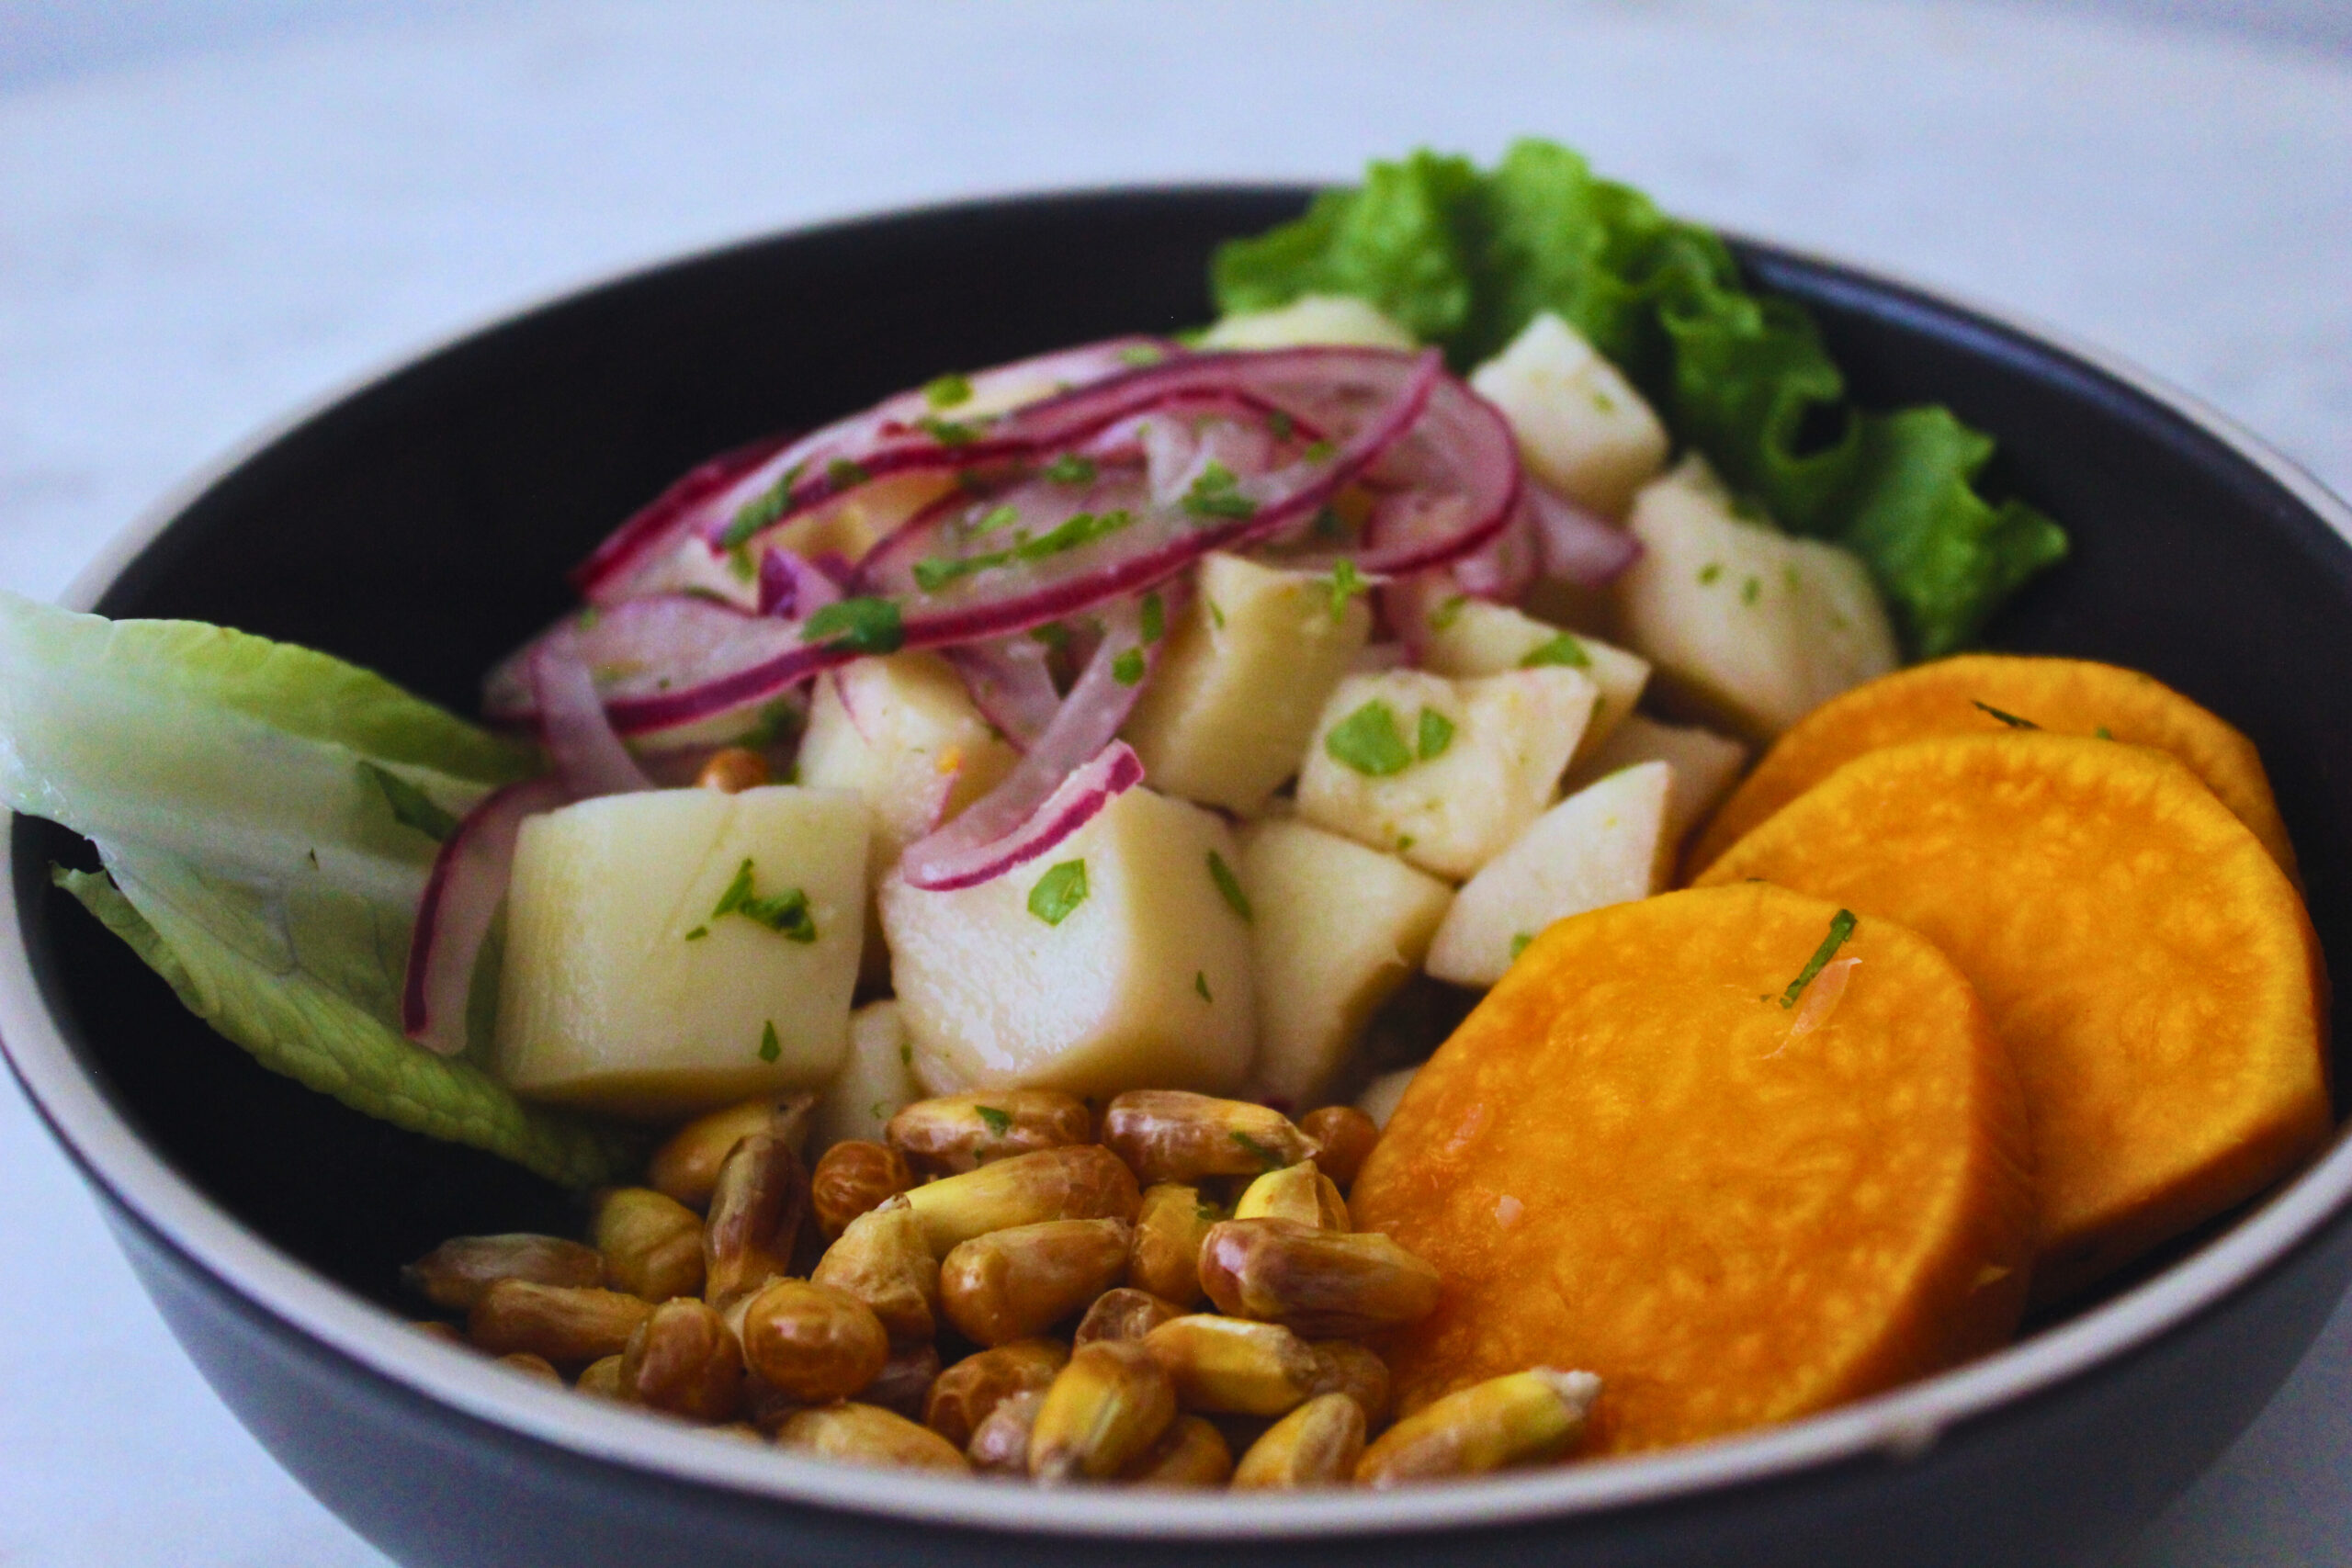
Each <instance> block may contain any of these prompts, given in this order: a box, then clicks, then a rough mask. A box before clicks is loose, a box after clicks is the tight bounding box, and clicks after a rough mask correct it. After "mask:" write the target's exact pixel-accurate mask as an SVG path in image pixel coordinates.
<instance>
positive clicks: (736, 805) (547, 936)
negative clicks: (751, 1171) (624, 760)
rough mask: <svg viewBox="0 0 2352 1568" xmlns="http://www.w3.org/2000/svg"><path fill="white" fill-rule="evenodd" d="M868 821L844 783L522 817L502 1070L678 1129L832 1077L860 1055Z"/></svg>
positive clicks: (668, 796) (599, 803) (655, 796)
mask: <svg viewBox="0 0 2352 1568" xmlns="http://www.w3.org/2000/svg"><path fill="white" fill-rule="evenodd" d="M865 835H866V812H865V807H864V805H863V804H862V803H861V802H860V801H859V800H858V798H857V797H856V796H855V795H850V794H848V793H846V792H844V791H841V790H820V789H803V788H797V787H794V786H789V785H766V786H763V787H761V788H758V789H749V790H745V791H743V792H742V793H741V794H740V795H727V794H723V793H721V792H720V791H718V790H709V789H673V790H653V791H648V792H646V793H643V794H638V795H605V796H603V797H601V798H599V799H595V800H585V801H582V802H580V803H579V804H578V805H576V806H567V807H563V808H562V809H561V810H560V811H552V812H549V813H548V814H547V815H546V816H544V817H534V818H529V819H528V820H527V821H526V822H525V823H524V824H523V831H522V835H521V837H520V839H519V840H518V841H517V842H516V845H515V870H514V874H513V878H512V880H511V881H510V883H509V884H508V889H507V916H506V959H505V965H504V970H503V977H502V980H501V983H500V987H499V1000H498V1032H497V1058H498V1071H499V1076H500V1077H503V1078H504V1079H505V1080H506V1082H507V1083H508V1084H510V1085H512V1086H513V1087H514V1088H515V1090H516V1091H517V1092H519V1093H523V1094H527V1095H531V1096H533V1097H535V1098H538V1099H543V1100H566V1101H570V1102H572V1103H576V1104H581V1105H586V1106H593V1107H594V1108H596V1109H598V1110H602V1111H612V1112H615V1113H616V1114H621V1115H628V1116H642V1117H678V1116H684V1115H687V1114H690V1113H692V1112H695V1111H706V1110H709V1109H711V1108H713V1107H716V1106H720V1105H725V1104H729V1103H730V1102H733V1101H736V1100H749V1099H751V1098H752V1097H754V1096H757V1095H761V1094H766V1093H771V1092H774V1091H775V1090H779V1089H807V1088H813V1087H815V1086H816V1085H819V1084H821V1083H823V1082H825V1081H826V1080H827V1079H828V1078H830V1077H832V1076H833V1073H834V1072H835V1071H836V1070H837V1069H838V1068H839V1067H840V1066H841V1063H842V1055H843V1053H844V1052H845V1051H846V1050H847V1048H848V1044H849V1002H850V992H851V990H852V988H853V987H854V986H855V984H856V981H857V957H858V947H859V943H860V941H861V939H862V938H863V935H864V931H863V926H864V918H865Z"/></svg>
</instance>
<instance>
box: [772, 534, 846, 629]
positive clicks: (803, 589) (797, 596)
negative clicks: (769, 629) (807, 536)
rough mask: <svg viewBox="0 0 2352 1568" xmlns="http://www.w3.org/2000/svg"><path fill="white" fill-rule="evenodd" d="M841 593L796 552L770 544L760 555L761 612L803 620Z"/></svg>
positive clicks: (780, 618) (782, 618)
mask: <svg viewBox="0 0 2352 1568" xmlns="http://www.w3.org/2000/svg"><path fill="white" fill-rule="evenodd" d="M835 559H839V557H835ZM841 596H842V587H841V584H840V583H839V582H838V581H834V579H833V578H832V577H831V576H830V575H828V574H827V573H826V572H824V571H822V570H820V569H819V567H818V565H817V563H816V562H814V561H811V560H809V559H806V558H803V557H802V556H801V555H800V554H799V553H798V552H797V551H795V550H787V549H783V548H780V547H777V546H775V545H771V546H769V547H767V549H766V550H765V551H763V553H762V554H761V556H760V614H761V615H774V616H775V617H776V618H777V619H779V620H786V621H800V620H806V619H808V618H809V616H810V615H815V614H816V613H817V612H818V611H820V610H821V609H823V608H824V607H825V606H826V605H828V604H832V603H833V602H834V601H835V600H837V599H839V598H840V597H841Z"/></svg>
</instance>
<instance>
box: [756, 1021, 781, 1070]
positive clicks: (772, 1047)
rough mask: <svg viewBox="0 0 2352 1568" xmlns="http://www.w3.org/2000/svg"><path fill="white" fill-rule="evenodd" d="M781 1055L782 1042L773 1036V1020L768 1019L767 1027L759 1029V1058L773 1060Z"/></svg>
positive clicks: (766, 1060) (765, 1060) (767, 1060)
mask: <svg viewBox="0 0 2352 1568" xmlns="http://www.w3.org/2000/svg"><path fill="white" fill-rule="evenodd" d="M781 1055H784V1042H783V1041H781V1040H778V1039H777V1038H776V1037H775V1020H774V1019H770V1020H768V1021H767V1027H766V1028H764V1029H763V1030H761V1031H760V1060H761V1061H763V1062H773V1061H775V1059H776V1058H777V1057H778V1056H781Z"/></svg>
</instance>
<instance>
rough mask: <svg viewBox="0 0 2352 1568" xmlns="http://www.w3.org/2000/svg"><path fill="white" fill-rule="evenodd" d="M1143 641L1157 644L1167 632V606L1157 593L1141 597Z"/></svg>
mask: <svg viewBox="0 0 2352 1568" xmlns="http://www.w3.org/2000/svg"><path fill="white" fill-rule="evenodd" d="M1142 617H1143V640H1144V641H1146V642H1158V641H1159V639H1160V638H1161V637H1163V636H1165V635H1166V634H1167V631H1168V604H1167V602H1166V601H1165V600H1163V599H1161V598H1160V596H1159V594H1157V593H1147V594H1145V595H1144V596H1143V610H1142Z"/></svg>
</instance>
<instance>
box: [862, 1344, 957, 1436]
mask: <svg viewBox="0 0 2352 1568" xmlns="http://www.w3.org/2000/svg"><path fill="white" fill-rule="evenodd" d="M938 1381H939V1348H938V1347H937V1346H935V1345H933V1344H930V1343H928V1342H926V1343H924V1344H921V1345H910V1346H908V1347H907V1348H905V1349H902V1350H893V1351H891V1352H890V1359H888V1360H887V1361H885V1362H883V1363H882V1370H881V1371H878V1372H876V1373H875V1374H874V1381H873V1382H870V1383H867V1384H866V1385H865V1388H864V1390H862V1391H861V1392H860V1393H859V1395H858V1397H859V1398H861V1399H863V1400H864V1401H865V1403H866V1404H878V1405H880V1406H881V1407H882V1408H883V1409H885V1410H893V1411H896V1412H898V1414H899V1415H901V1416H905V1417H906V1418H907V1419H908V1420H910V1421H920V1420H922V1411H923V1405H924V1404H926V1403H927V1402H928V1401H929V1400H930V1398H931V1385H932V1384H933V1383H935V1382H938Z"/></svg>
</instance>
